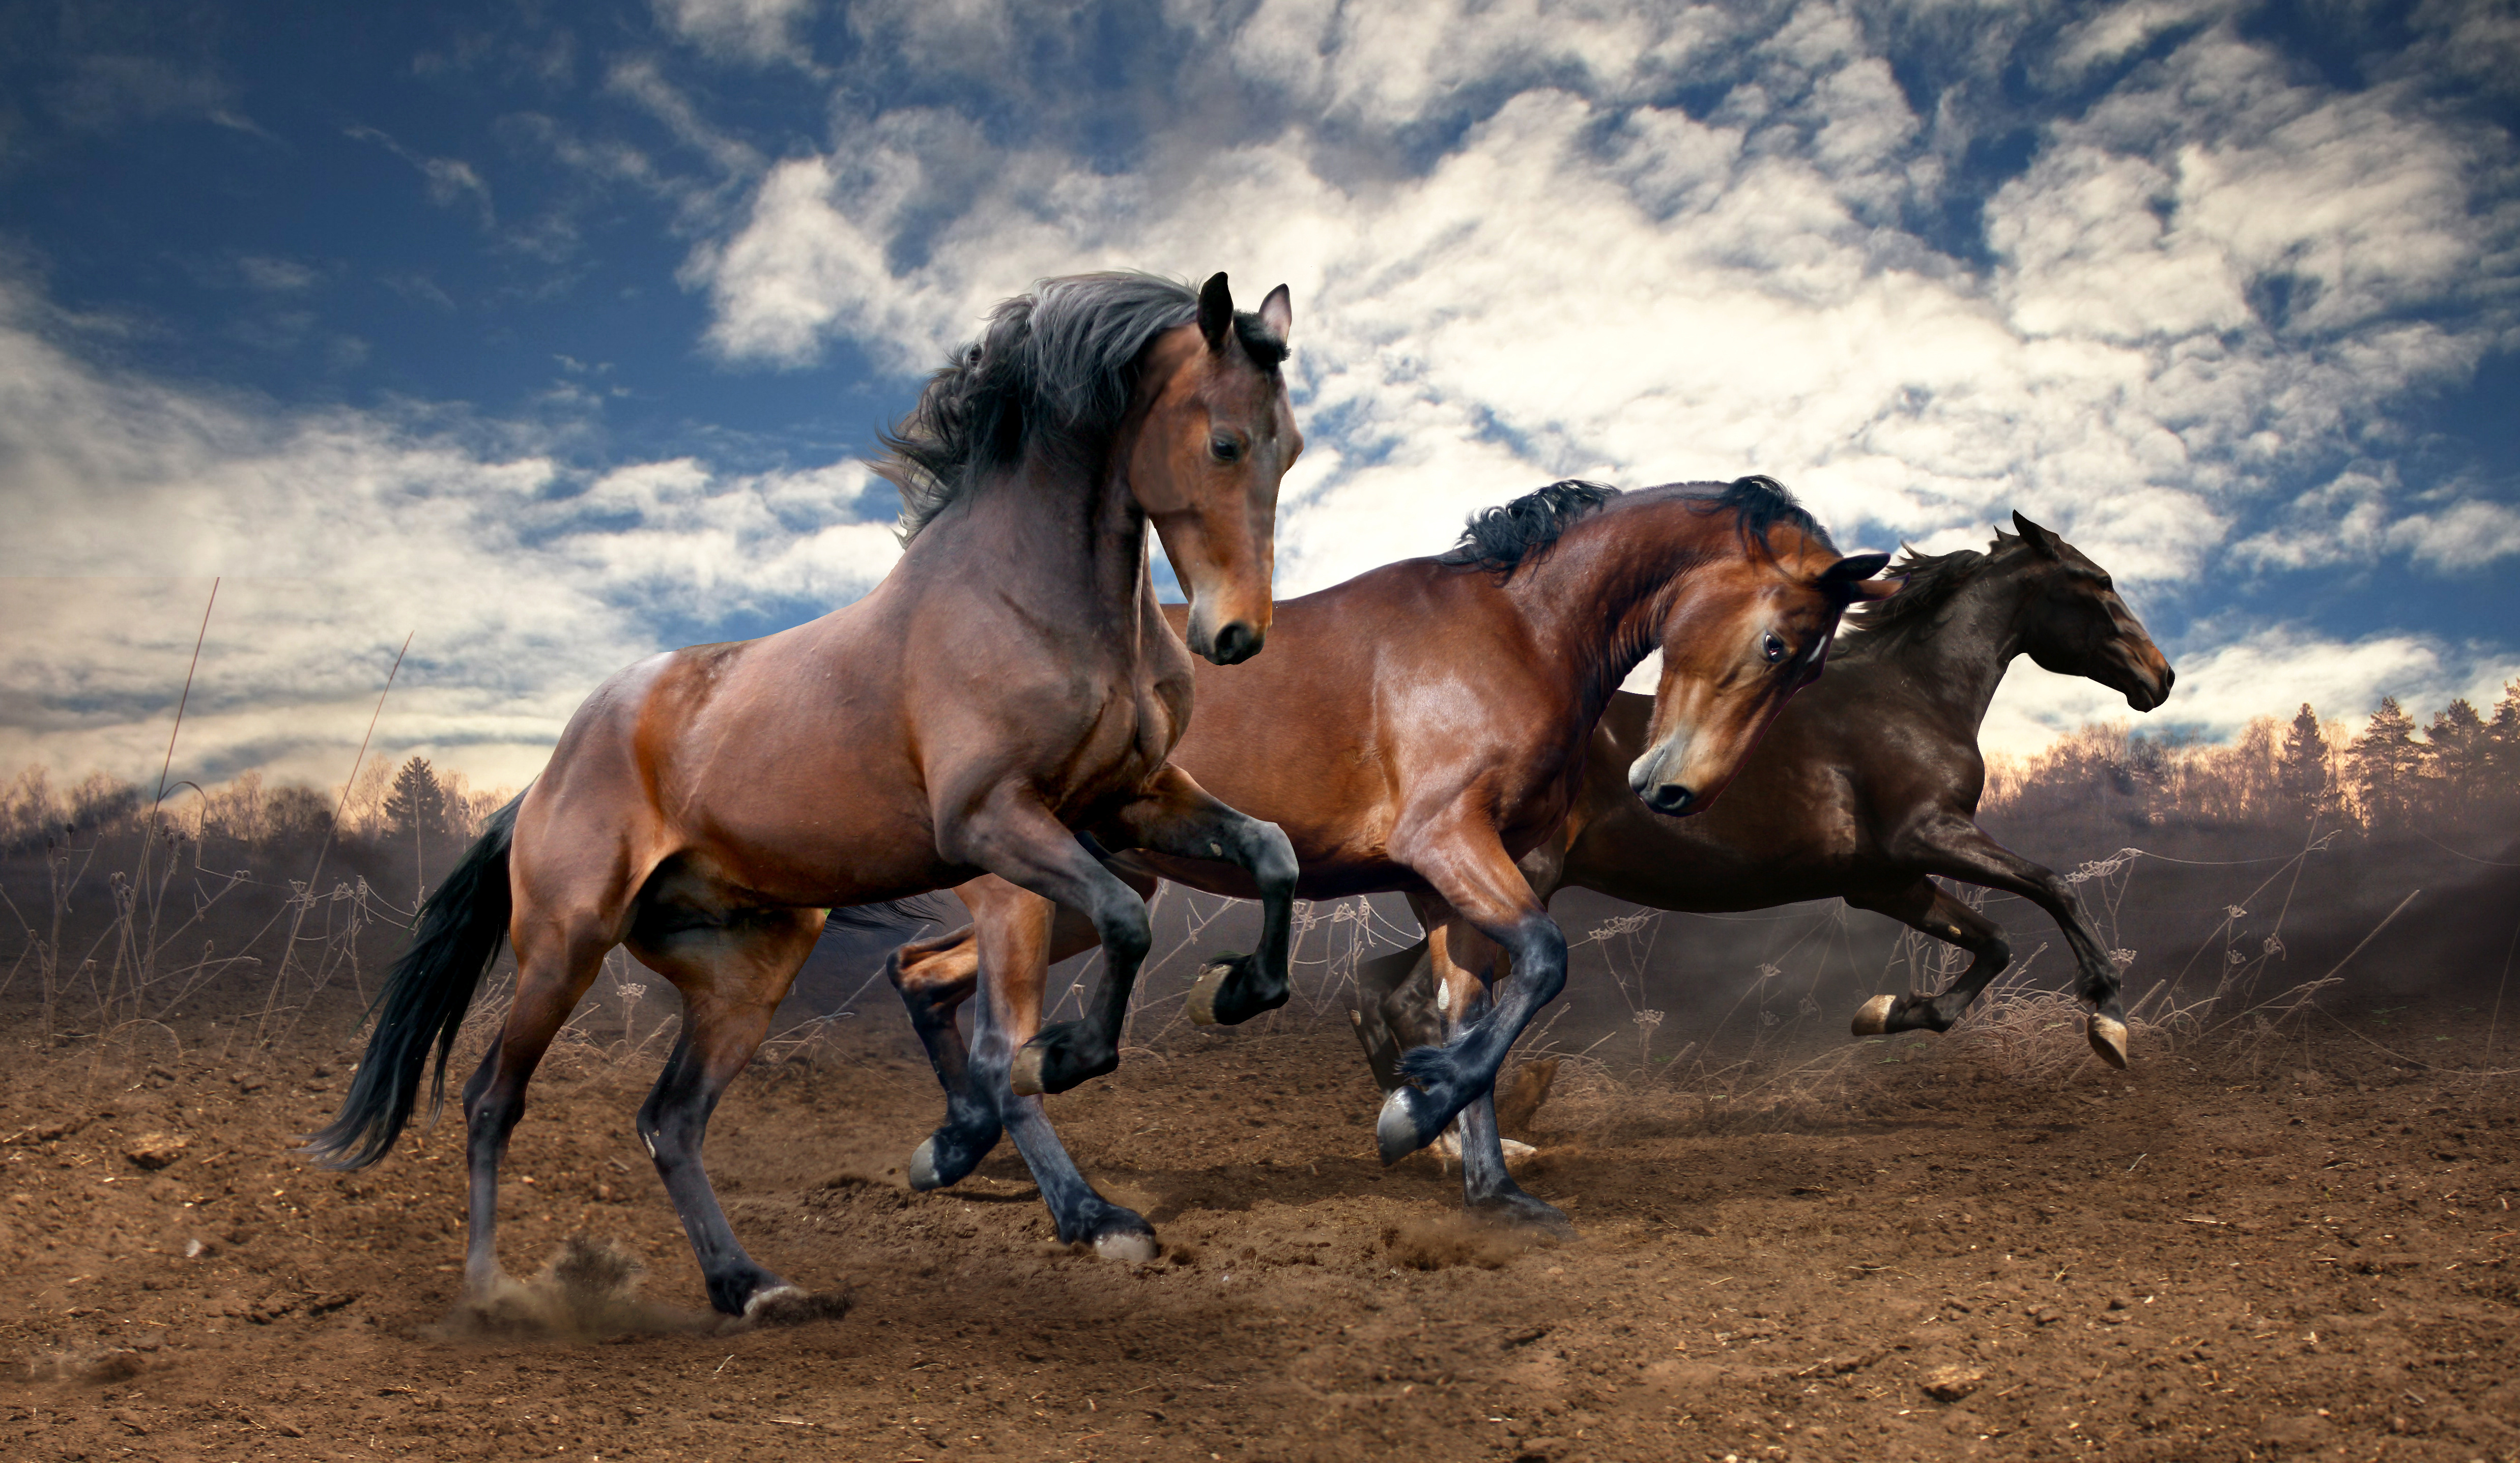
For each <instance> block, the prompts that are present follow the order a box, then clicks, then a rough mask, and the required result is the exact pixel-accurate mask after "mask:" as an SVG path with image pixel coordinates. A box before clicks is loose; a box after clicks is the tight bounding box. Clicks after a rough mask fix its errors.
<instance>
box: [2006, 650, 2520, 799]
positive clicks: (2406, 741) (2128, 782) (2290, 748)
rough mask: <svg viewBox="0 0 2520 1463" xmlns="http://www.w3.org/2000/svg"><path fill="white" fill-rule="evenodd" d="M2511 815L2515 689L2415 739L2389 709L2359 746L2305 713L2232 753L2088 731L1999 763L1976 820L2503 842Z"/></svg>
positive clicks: (2458, 710)
mask: <svg viewBox="0 0 2520 1463" xmlns="http://www.w3.org/2000/svg"><path fill="white" fill-rule="evenodd" d="M2515 805H2520V681H2514V682H2512V683H2510V684H2509V685H2507V686H2505V687H2503V691H2502V699H2501V700H2499V701H2498V702H2496V703H2495V706H2494V711H2493V714H2492V715H2491V716H2490V717H2489V716H2486V715H2483V714H2480V713H2479V712H2478V711H2477V709H2476V707H2475V706H2473V705H2471V704H2470V703H2468V702H2467V701H2466V700H2464V699H2461V700H2456V701H2453V702H2451V703H2450V704H2449V705H2448V706H2446V707H2444V708H2442V709H2441V710H2439V711H2436V712H2434V713H2433V715H2432V720H2431V721H2430V722H2429V723H2428V724H2426V725H2424V726H2423V727H2422V728H2421V729H2420V730H2418V728H2417V726H2416V722H2415V718H2414V717H2413V716H2411V715H2409V714H2408V712H2407V710H2406V708H2404V707H2403V706H2401V705H2399V704H2398V701H2397V698H2396V697H2394V696H2388V697H2383V698H2382V699H2381V701H2380V705H2379V707H2378V709H2377V710H2375V711H2374V712H2373V713H2372V715H2371V719H2370V721H2369V722H2368V723H2367V724H2365V725H2364V727H2363V731H2361V733H2359V734H2353V735H2349V734H2348V733H2347V732H2346V731H2345V729H2344V727H2343V725H2342V724H2340V723H2338V722H2335V721H2325V720H2321V719H2320V717H2319V715H2318V711H2317V710H2316V709H2315V708H2313V707H2312V706H2310V705H2308V704H2307V703H2305V704H2304V705H2303V706H2302V708H2301V710H2300V711H2299V712H2298V713H2297V714H2296V715H2294V717H2293V718H2292V720H2291V721H2290V722H2285V721H2282V720H2281V719H2279V718H2275V717H2260V718H2258V719H2257V720H2256V721H2253V722H2251V723H2250V724H2249V725H2248V726H2247V728H2245V729H2244V730H2243V731H2241V733H2240V734H2239V736H2237V737H2236V738H2234V739H2233V740H2231V741H2230V742H2228V743H2221V744H2214V743H2206V742H2203V741H2201V740H2198V739H2194V738H2191V737H2187V736H2183V735H2180V734H2178V733H2172V734H2168V735H2154V734H2147V733H2145V732H2143V731H2138V730H2135V729H2132V728H2130V726H2129V725H2128V724H2127V723H2125V722H2113V723H2108V724H2104V725H2098V726H2090V727H2085V728H2083V729H2082V730H2081V731H2074V732H2071V733H2069V734H2067V735H2065V736H2063V737H2061V738H2059V739H2058V740H2057V741H2056V742H2055V744H2054V745H2052V746H2050V747H2048V750H2046V751H2044V752H2041V753H2040V754H2038V755H2037V756H2035V757H2030V758H2024V759H2017V760H2015V759H2001V758H1999V759H1994V760H1993V761H1992V762H1991V765H1990V767H1989V769H1988V776H1987V790H1986V797H1985V800H1984V804H1983V806H1984V808H1985V810H1986V811H1987V812H1988V813H1990V814H1994V815H1999V816H2002V817H2003V818H2005V819H2006V820H2008V821H2015V822H2026V821H2037V820H2046V819H2058V820H2067V821H2089V820H2093V818H2094V817H2097V818H2100V819H2103V820H2108V821H2111V822H2115V823H2119V824H2123V825H2131V826H2143V825H2151V826H2163V825H2169V824H2184V825H2188V826H2195V827H2214V826H2221V827H2235V826H2257V827H2266V826H2307V825H2312V824H2317V825H2320V826H2324V827H2329V828H2334V827H2340V826H2343V827H2352V828H2357V829H2360V830H2361V831H2363V832H2365V833H2367V834H2370V835H2372V836H2374V837H2387V836H2392V835H2397V834H2404V833H2424V834H2428V835H2441V834H2448V833H2468V834H2484V835H2499V834H2507V833H2509V832H2511V831H2513V830H2512V828H2511V822H2512V815H2513V812H2514V810H2515Z"/></svg>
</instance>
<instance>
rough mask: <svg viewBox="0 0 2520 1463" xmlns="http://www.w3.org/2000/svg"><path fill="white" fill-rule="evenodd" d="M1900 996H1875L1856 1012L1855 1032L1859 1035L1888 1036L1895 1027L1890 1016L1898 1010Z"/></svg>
mask: <svg viewBox="0 0 2520 1463" xmlns="http://www.w3.org/2000/svg"><path fill="white" fill-rule="evenodd" d="M1898 1009H1899V997H1896V996H1891V995H1887V994H1884V995H1880V996H1875V997H1872V998H1871V999H1870V1000H1868V1001H1866V1002H1865V1003H1864V1008H1863V1009H1862V1010H1860V1011H1857V1012H1856V1013H1855V1034H1856V1035H1857V1036H1859V1037H1886V1036H1888V1035H1890V1033H1891V1032H1892V1030H1894V1028H1893V1027H1892V1026H1891V1025H1890V1018H1891V1017H1892V1016H1893V1015H1895V1014H1896V1013H1897V1012H1898Z"/></svg>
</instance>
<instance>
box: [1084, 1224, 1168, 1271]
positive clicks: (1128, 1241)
mask: <svg viewBox="0 0 2520 1463" xmlns="http://www.w3.org/2000/svg"><path fill="white" fill-rule="evenodd" d="M1094 1253H1095V1254H1097V1255H1100V1256H1102V1258H1103V1259H1104V1260H1116V1261H1118V1262H1119V1263H1120V1264H1146V1263H1148V1261H1150V1260H1152V1259H1154V1258H1155V1237H1154V1236H1153V1235H1151V1234H1141V1233H1139V1232H1138V1231H1136V1230H1134V1229H1132V1230H1128V1231H1125V1232H1123V1233H1119V1234H1106V1235H1104V1236H1102V1238H1101V1239H1098V1240H1096V1241H1095V1242H1094Z"/></svg>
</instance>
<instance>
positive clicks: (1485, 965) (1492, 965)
mask: <svg viewBox="0 0 2520 1463" xmlns="http://www.w3.org/2000/svg"><path fill="white" fill-rule="evenodd" d="M1413 904H1415V905H1416V907H1417V909H1418V920H1419V922H1420V923H1422V924H1424V925H1425V926H1426V927H1427V934H1428V937H1429V938H1428V940H1427V957H1428V964H1429V966H1430V973H1431V974H1432V976H1433V980H1432V982H1431V984H1432V986H1433V989H1434V993H1435V1002H1434V1003H1435V1019H1436V1020H1437V1021H1438V1022H1440V1023H1441V1028H1442V1030H1443V1033H1444V1036H1445V1039H1446V1041H1447V1042H1448V1043H1449V1042H1455V1041H1459V1040H1461V1038H1462V1037H1463V1034H1464V1033H1466V1032H1468V1031H1470V1030H1471V1029H1472V1028H1474V1027H1476V1026H1477V1025H1478V1024H1479V1023H1480V1022H1481V1021H1482V1020H1484V1019H1486V1018H1487V1016H1488V1015H1489V1012H1490V1005H1489V999H1488V992H1489V990H1490V988H1491V987H1492V986H1493V985H1494V983H1495V981H1496V978H1497V974H1498V971H1497V965H1498V962H1499V961H1500V960H1501V959H1502V958H1503V952H1501V951H1500V950H1499V949H1498V948H1497V947H1496V945H1495V944H1494V943H1493V942H1491V941H1489V940H1487V939H1485V938H1484V937H1482V936H1480V935H1478V934H1477V933H1475V932H1474V931H1473V930H1472V929H1471V928H1470V926H1469V925H1468V924H1467V923H1466V922H1465V921H1463V920H1462V919H1461V918H1460V917H1459V916H1458V915H1456V914H1453V913H1452V912H1451V911H1449V910H1444V909H1437V908H1433V907H1431V905H1430V904H1429V902H1427V901H1424V900H1418V901H1413ZM1453 1133H1454V1136H1455V1139H1456V1141H1457V1142H1458V1144H1459V1146H1460V1149H1461V1157H1462V1203H1463V1207H1464V1208H1466V1209H1468V1210H1469V1211H1470V1212H1471V1213H1473V1214H1477V1215H1480V1216H1482V1217H1485V1218H1487V1219H1497V1220H1501V1221H1503V1222H1506V1223H1509V1224H1518V1225H1525V1226H1529V1227H1532V1228H1539V1229H1551V1230H1558V1231H1566V1230H1569V1229H1571V1228H1572V1226H1571V1225H1569V1224H1568V1222H1567V1219H1566V1216H1565V1214H1564V1212H1563V1211H1561V1210H1559V1209H1558V1208H1557V1207H1556V1206H1554V1205H1552V1204H1546V1203H1543V1202H1542V1201H1540V1200H1538V1199H1535V1198H1533V1197H1532V1196H1531V1195H1530V1194H1528V1193H1526V1192H1524V1191H1523V1188H1522V1185H1520V1184H1518V1183H1516V1182H1514V1181H1513V1175H1512V1174H1511V1173H1510V1172H1508V1169H1507V1167H1506V1157H1505V1135H1504V1132H1503V1131H1502V1129H1501V1127H1500V1125H1499V1124H1498V1122H1497V1108H1496V1086H1495V1085H1494V1084H1493V1083H1491V1084H1490V1085H1489V1086H1486V1087H1484V1088H1482V1089H1480V1091H1479V1092H1478V1093H1477V1094H1476V1095H1475V1096H1473V1097H1472V1098H1471V1099H1470V1100H1469V1102H1468V1104H1467V1105H1465V1106H1463V1109H1462V1111H1461V1114H1460V1116H1459V1117H1458V1118H1457V1119H1456V1120H1455V1123H1454V1128H1453ZM1524 1151H1526V1152H1528V1151H1529V1150H1528V1149H1525V1150H1524Z"/></svg>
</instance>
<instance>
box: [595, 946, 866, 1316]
mask: <svg viewBox="0 0 2520 1463" xmlns="http://www.w3.org/2000/svg"><path fill="white" fill-rule="evenodd" d="M822 927H823V917H822V913H821V911H820V910H773V911H752V912H751V913H750V914H749V917H748V918H747V919H746V920H745V922H744V923H743V924H742V925H741V926H735V925H730V926H728V927H726V928H723V929H709V930H697V931H690V932H678V933H676V934H674V935H669V936H666V937H664V938H663V939H661V940H659V941H657V942H654V943H652V944H649V945H644V946H640V947H636V948H635V953H637V954H638V956H639V958H640V960H641V961H642V962H644V963H645V964H647V965H648V966H649V968H651V969H652V970H654V971H656V972H657V973H658V974H660V975H663V976H664V977H665V978H666V979H668V980H671V981H672V982H673V983H674V984H675V985H676V986H677V987H679V988H680V989H681V991H682V993H683V1034H682V1037H681V1039H680V1040H678V1041H677V1042H675V1043H674V1050H673V1054H672V1055H671V1056H669V1057H667V1058H666V1059H665V1069H664V1070H663V1071H662V1072H660V1073H658V1074H657V1075H656V1086H655V1088H654V1089H653V1090H652V1091H651V1092H650V1093H649V1094H648V1100H647V1101H646V1102H645V1103H643V1104H642V1105H641V1106H640V1108H639V1119H638V1128H639V1138H640V1141H642V1142H644V1143H645V1144H647V1147H648V1152H649V1155H650V1156H651V1157H652V1158H653V1159H654V1160H655V1163H656V1175H657V1176H658V1177H660V1178H662V1179H663V1180H664V1181H665V1193H666V1196H667V1197H668V1198H669V1199H671V1200H672V1201H673V1205H674V1215H675V1217H676V1218H677V1219H681V1220H682V1221H683V1233H684V1234H685V1235H686V1236H688V1237H689V1238H690V1240H691V1242H692V1254H693V1256H694V1257H695V1258H696V1259H697V1260H698V1262H699V1266H700V1275H701V1277H702V1278H703V1279H704V1280H705V1281H706V1282H707V1284H708V1297H709V1304H710V1305H711V1306H713V1307H715V1308H718V1309H719V1310H721V1311H724V1312H725V1313H727V1314H728V1315H752V1314H754V1313H756V1312H757V1311H758V1310H759V1309H760V1308H762V1307H763V1306H764V1305H766V1304H770V1303H773V1302H775V1301H777V1300H779V1299H780V1298H782V1297H801V1296H802V1294H803V1293H802V1292H801V1291H799V1290H798V1289H797V1288H796V1287H795V1286H792V1285H789V1284H788V1283H787V1281H785V1280H782V1279H781V1278H779V1277H778V1276H777V1275H775V1274H773V1273H771V1272H770V1271H769V1270H767V1269H764V1268H763V1267H762V1266H761V1265H759V1264H755V1263H754V1262H753V1259H752V1257H751V1256H750V1255H747V1254H745V1253H744V1249H743V1246H742V1244H741V1243H740V1242H738V1241H737V1239H736V1237H735V1231H734V1229H733V1228H732V1227H730V1226H729V1225H728V1224H727V1221H726V1211H725V1210H724V1209H723V1208H721V1207H720V1206H719V1204H718V1202H717V1191H716V1189H715V1188H713V1187H711V1186H710V1184H709V1179H708V1173H707V1171H706V1170H705V1169H703V1168H702V1167H701V1163H700V1148H701V1144H702V1143H703V1142H705V1141H706V1139H707V1137H708V1122H709V1115H710V1114H711V1113H713V1112H715V1111H716V1110H717V1104H718V1099H719V1098H720V1097H722V1096H724V1095H725V1093H726V1088H727V1084H729V1083H731V1082H733V1081H735V1078H736V1074H737V1073H739V1072H742V1070H743V1067H744V1064H745V1063H746V1062H749V1061H750V1060H752V1053H753V1051H754V1050H755V1049H757V1048H758V1047H759V1046H760V1045H761V1039H762V1038H763V1037H765V1036H767V1035H768V1034H769V1031H770V1017H771V1013H772V1012H773V1011H775V1010H777V1009H778V1006H779V1001H780V998H781V997H784V996H786V995H787V987H788V984H789V983H790V982H791V981H793V980H794V979H795V975H796V970H797V967H799V966H801V965H802V964H804V962H805V956H806V954H807V953H810V952H811V951H812V950H813V948H814V941H815V939H816V937H818V936H819V935H820V934H821V933H822Z"/></svg>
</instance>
